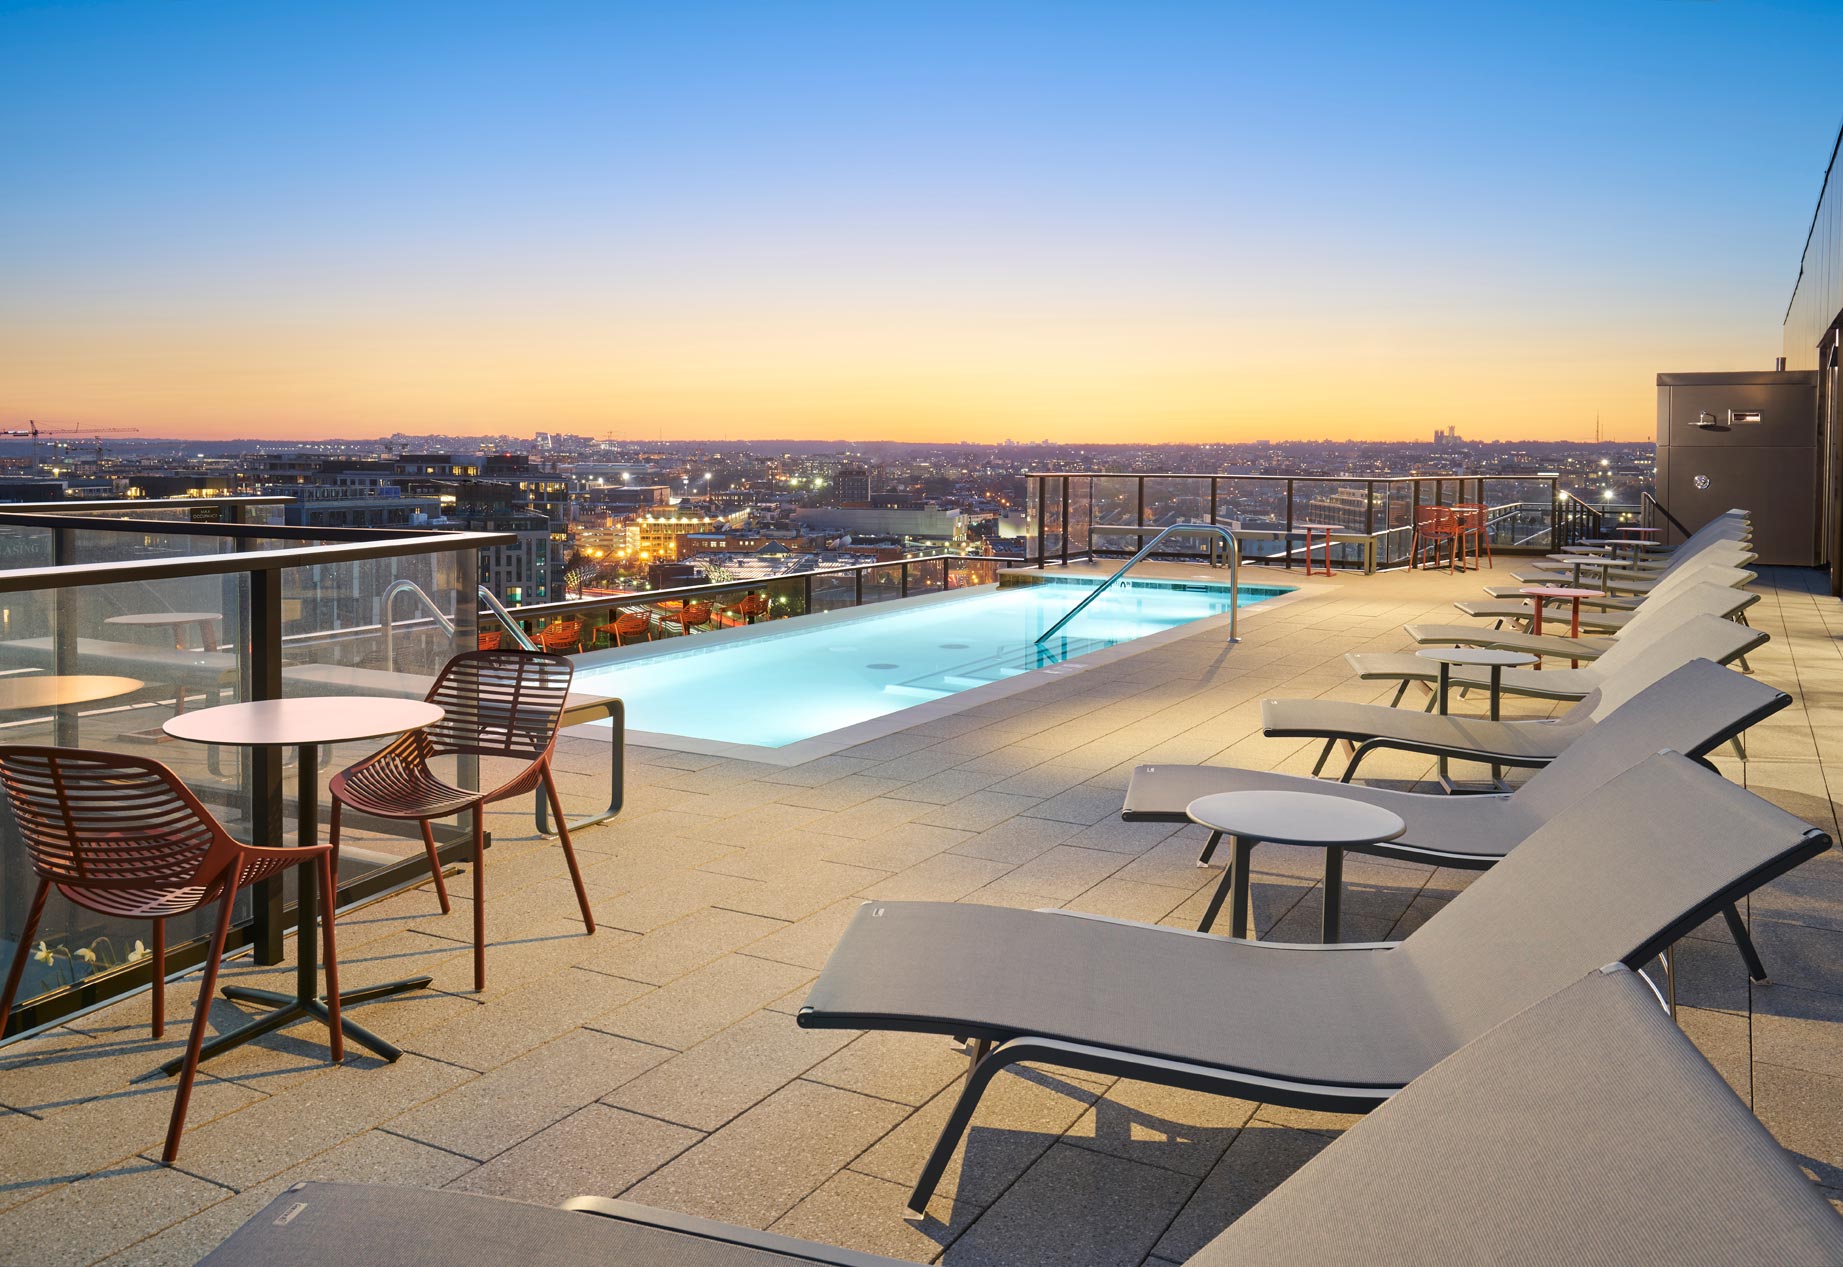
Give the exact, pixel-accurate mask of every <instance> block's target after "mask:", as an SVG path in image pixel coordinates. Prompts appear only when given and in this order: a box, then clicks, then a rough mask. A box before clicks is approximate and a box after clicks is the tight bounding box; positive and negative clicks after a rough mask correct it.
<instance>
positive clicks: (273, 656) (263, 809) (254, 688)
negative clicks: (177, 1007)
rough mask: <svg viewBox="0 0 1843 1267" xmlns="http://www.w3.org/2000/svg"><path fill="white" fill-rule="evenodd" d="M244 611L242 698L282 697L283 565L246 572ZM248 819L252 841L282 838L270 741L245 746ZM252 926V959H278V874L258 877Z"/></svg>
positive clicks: (278, 767)
mask: <svg viewBox="0 0 1843 1267" xmlns="http://www.w3.org/2000/svg"><path fill="white" fill-rule="evenodd" d="M249 593H250V597H249V603H250V608H249V615H248V618H247V619H246V620H245V621H244V623H243V630H244V638H243V648H242V650H243V657H244V659H243V663H244V672H245V684H244V692H243V697H244V698H245V699H251V700H259V699H280V698H281V697H282V571H281V569H280V568H262V569H259V570H256V571H252V572H251V573H250V589H249ZM247 768H248V770H249V771H250V823H251V826H252V827H253V828H254V834H255V837H256V841H257V843H259V844H262V845H266V846H269V847H272V848H273V847H279V846H281V845H282V844H284V843H285V841H284V838H283V826H282V817H283V815H282V797H283V787H282V750H281V749H280V748H277V747H273V746H264V747H257V748H252V749H250V761H249V765H248V767H247ZM250 897H251V913H252V915H253V916H254V926H253V928H252V930H251V940H252V941H253V942H254V943H255V947H256V962H257V963H262V964H270V963H280V962H281V960H282V933H283V931H284V924H283V918H284V916H283V912H282V881H281V877H280V876H275V877H272V878H270V879H267V880H263V881H260V882H259V883H257V884H256V885H255V887H254V888H253V890H252V891H251V895H250Z"/></svg>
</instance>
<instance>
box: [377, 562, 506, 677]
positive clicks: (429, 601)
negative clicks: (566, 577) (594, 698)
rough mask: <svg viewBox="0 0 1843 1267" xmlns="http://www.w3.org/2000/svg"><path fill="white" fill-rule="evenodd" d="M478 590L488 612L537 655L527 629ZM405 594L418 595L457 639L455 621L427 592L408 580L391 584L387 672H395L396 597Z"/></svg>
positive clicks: (483, 590)
mask: <svg viewBox="0 0 1843 1267" xmlns="http://www.w3.org/2000/svg"><path fill="white" fill-rule="evenodd" d="M479 589H480V601H481V602H482V603H484V604H486V608H487V610H488V611H490V612H492V613H493V615H494V616H496V617H498V618H499V623H500V624H502V625H504V626H505V627H506V632H507V633H509V634H511V635H512V639H513V641H515V642H516V643H518V645H519V646H520V647H522V648H523V649H524V650H526V651H536V650H537V649H538V646H537V643H535V642H533V641H532V640H531V636H530V635H529V634H527V633H526V632H525V630H524V626H522V625H520V624H519V623H518V622H517V621H516V620H514V619H512V614H511V613H510V612H508V611H507V610H506V609H505V604H503V603H501V602H500V601H499V599H498V597H497V596H496V595H495V594H494V593H493V591H492V590H490V589H488V588H487V587H486V586H484V585H482V586H480V587H479ZM404 593H413V594H415V595H416V597H417V598H418V599H419V600H421V602H422V605H423V606H424V607H426V608H427V609H428V610H429V614H430V615H431V616H433V617H434V618H435V624H436V626H437V627H438V628H440V629H441V631H442V632H443V633H445V634H447V635H449V636H450V637H453V636H454V619H453V618H452V617H450V616H449V615H448V614H447V613H446V612H444V611H443V610H442V609H441V607H440V606H439V605H438V604H437V603H436V601H435V600H434V599H433V598H430V597H429V592H428V591H427V590H425V589H423V588H422V586H420V585H418V584H416V582H414V581H412V580H409V579H408V578H407V577H403V578H399V579H397V580H395V581H392V582H391V583H390V584H389V585H387V586H386V587H385V588H384V620H383V625H384V666H385V668H386V669H391V670H394V669H395V668H396V659H397V656H396V639H395V638H394V636H393V635H394V632H395V628H396V627H395V625H394V624H393V622H392V621H391V614H390V611H391V607H392V605H393V604H394V603H395V602H396V600H397V595H399V594H404Z"/></svg>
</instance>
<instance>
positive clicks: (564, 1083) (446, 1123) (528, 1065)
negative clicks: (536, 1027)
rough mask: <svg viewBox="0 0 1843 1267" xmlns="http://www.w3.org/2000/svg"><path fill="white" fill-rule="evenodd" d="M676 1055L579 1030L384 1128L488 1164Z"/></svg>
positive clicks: (461, 1087) (652, 1047)
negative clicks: (513, 1147)
mask: <svg viewBox="0 0 1843 1267" xmlns="http://www.w3.org/2000/svg"><path fill="white" fill-rule="evenodd" d="M671 1056H672V1053H671V1052H670V1051H669V1050H667V1049H666V1048H664V1047H654V1046H650V1045H648V1044H646V1043H637V1042H634V1041H633V1040H632V1039H627V1038H616V1037H615V1036H614V1035H612V1034H603V1033H600V1032H598V1031H596V1030H590V1029H572V1030H569V1031H567V1032H565V1033H564V1034H563V1035H561V1036H560V1037H558V1038H556V1039H554V1040H552V1041H551V1042H548V1043H546V1044H544V1045H543V1046H542V1047H538V1048H535V1049H534V1050H532V1051H528V1052H526V1053H525V1054H524V1055H522V1056H519V1057H517V1058H515V1059H513V1060H509V1061H507V1062H506V1063H505V1064H503V1065H500V1066H499V1067H498V1068H497V1069H495V1070H493V1071H492V1072H491V1073H488V1074H486V1075H484V1076H482V1077H479V1078H476V1079H474V1080H473V1081H472V1082H464V1083H462V1084H460V1085H459V1086H457V1087H455V1088H454V1089H453V1090H451V1091H447V1092H444V1093H443V1094H441V1095H438V1096H436V1097H435V1098H434V1099H433V1100H429V1101H427V1102H426V1103H423V1104H421V1105H418V1106H417V1107H416V1108H413V1109H411V1110H410V1111H409V1112H407V1113H404V1114H401V1115H400V1116H397V1117H394V1118H391V1119H390V1120H389V1121H387V1122H385V1123H384V1127H383V1129H385V1130H387V1131H390V1132H391V1133H392V1134H395V1135H402V1136H405V1137H407V1138H409V1139H414V1140H420V1141H421V1142H423V1143H426V1144H433V1145H435V1146H436V1147H437V1148H442V1149H445V1150H447V1151H448V1152H451V1153H458V1154H460V1155H462V1156H464V1157H471V1158H474V1159H476V1160H479V1161H485V1160H486V1159H488V1158H490V1157H493V1156H496V1155H497V1154H499V1153H501V1152H504V1151H505V1150H506V1149H507V1148H510V1147H511V1146H512V1145H514V1144H516V1143H518V1142H519V1141H521V1140H523V1139H525V1138H527V1137H528V1136H531V1135H535V1134H536V1133H537V1132H539V1131H541V1130H543V1129H544V1128H545V1127H547V1126H549V1125H551V1124H552V1123H553V1122H558V1121H561V1120H562V1119H563V1118H565V1117H568V1116H569V1115H570V1114H571V1113H574V1112H575V1111H576V1110H577V1109H580V1108H583V1107H584V1106H586V1105H589V1104H592V1103H593V1102H595V1101H596V1100H599V1099H601V1098H602V1097H603V1096H606V1095H608V1094H610V1093H611V1092H613V1091H615V1090H616V1089H617V1088H619V1087H620V1086H621V1085H622V1084H623V1083H625V1082H627V1081H629V1080H630V1079H633V1078H635V1077H637V1076H639V1075H641V1074H643V1073H645V1071H646V1070H648V1069H651V1068H653V1067H654V1066H656V1065H658V1064H660V1063H661V1062H663V1061H666V1060H668V1059H670V1058H671Z"/></svg>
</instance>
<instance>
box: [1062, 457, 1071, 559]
mask: <svg viewBox="0 0 1843 1267" xmlns="http://www.w3.org/2000/svg"><path fill="white" fill-rule="evenodd" d="M1062 566H1063V567H1065V568H1066V567H1068V566H1069V477H1068V476H1066V475H1065V476H1063V477H1062Z"/></svg>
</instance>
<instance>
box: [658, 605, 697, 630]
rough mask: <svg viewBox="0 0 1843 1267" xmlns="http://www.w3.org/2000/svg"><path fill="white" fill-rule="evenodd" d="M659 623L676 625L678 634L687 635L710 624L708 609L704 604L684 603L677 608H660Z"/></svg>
mask: <svg viewBox="0 0 1843 1267" xmlns="http://www.w3.org/2000/svg"><path fill="white" fill-rule="evenodd" d="M659 623H660V624H661V625H676V626H678V631H679V632H680V633H685V634H688V633H690V632H691V631H692V630H693V629H699V628H702V627H703V626H705V625H708V624H709V623H710V607H709V605H708V604H706V603H684V604H682V605H680V606H678V607H665V608H660V609H659Z"/></svg>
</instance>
